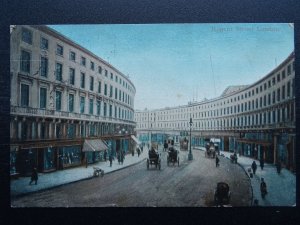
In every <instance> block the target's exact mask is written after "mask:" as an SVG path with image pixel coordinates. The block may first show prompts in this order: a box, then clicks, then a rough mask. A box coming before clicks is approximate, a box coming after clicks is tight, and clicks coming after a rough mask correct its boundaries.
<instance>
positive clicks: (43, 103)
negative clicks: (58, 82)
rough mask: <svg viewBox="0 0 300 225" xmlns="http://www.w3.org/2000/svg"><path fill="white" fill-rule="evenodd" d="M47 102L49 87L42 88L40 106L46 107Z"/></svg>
mask: <svg viewBox="0 0 300 225" xmlns="http://www.w3.org/2000/svg"><path fill="white" fill-rule="evenodd" d="M46 103H47V89H46V88H40V108H41V109H45V108H46Z"/></svg>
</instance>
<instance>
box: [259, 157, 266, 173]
mask: <svg viewBox="0 0 300 225" xmlns="http://www.w3.org/2000/svg"><path fill="white" fill-rule="evenodd" d="M259 163H260V168H261V170H263V169H264V165H265V161H264V159H263V158H261V159H260V161H259Z"/></svg>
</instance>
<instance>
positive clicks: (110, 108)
mask: <svg viewBox="0 0 300 225" xmlns="http://www.w3.org/2000/svg"><path fill="white" fill-rule="evenodd" d="M109 117H112V105H109Z"/></svg>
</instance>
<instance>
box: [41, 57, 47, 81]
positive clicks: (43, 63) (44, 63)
mask: <svg viewBox="0 0 300 225" xmlns="http://www.w3.org/2000/svg"><path fill="white" fill-rule="evenodd" d="M47 75H48V59H47V58H45V57H41V76H42V77H47Z"/></svg>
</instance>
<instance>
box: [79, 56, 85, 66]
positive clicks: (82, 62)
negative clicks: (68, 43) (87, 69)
mask: <svg viewBox="0 0 300 225" xmlns="http://www.w3.org/2000/svg"><path fill="white" fill-rule="evenodd" d="M80 64H81V65H82V66H85V65H86V59H85V58H84V57H83V56H81V61H80Z"/></svg>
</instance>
